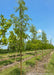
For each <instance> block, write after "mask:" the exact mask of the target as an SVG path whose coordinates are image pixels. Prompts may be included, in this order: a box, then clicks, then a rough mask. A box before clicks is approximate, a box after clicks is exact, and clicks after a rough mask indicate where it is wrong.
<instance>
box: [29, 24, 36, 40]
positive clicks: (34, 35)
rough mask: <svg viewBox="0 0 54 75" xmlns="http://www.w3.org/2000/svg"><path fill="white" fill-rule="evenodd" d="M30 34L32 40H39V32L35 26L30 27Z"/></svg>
mask: <svg viewBox="0 0 54 75" xmlns="http://www.w3.org/2000/svg"><path fill="white" fill-rule="evenodd" d="M30 32H31V33H32V40H34V39H37V31H36V28H35V26H34V25H33V24H32V25H31V26H30Z"/></svg>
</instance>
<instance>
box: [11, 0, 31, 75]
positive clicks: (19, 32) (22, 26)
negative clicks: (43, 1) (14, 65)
mask: <svg viewBox="0 0 54 75" xmlns="http://www.w3.org/2000/svg"><path fill="white" fill-rule="evenodd" d="M18 4H19V7H16V12H17V11H19V17H15V16H14V15H13V14H12V15H11V18H12V21H13V25H14V32H15V34H16V36H18V37H19V40H20V58H21V60H20V75H22V51H23V39H24V38H26V34H25V32H26V31H27V29H28V28H27V27H28V26H27V25H29V23H28V21H29V19H30V18H29V16H28V15H26V14H25V10H27V7H26V6H25V2H24V0H18Z"/></svg>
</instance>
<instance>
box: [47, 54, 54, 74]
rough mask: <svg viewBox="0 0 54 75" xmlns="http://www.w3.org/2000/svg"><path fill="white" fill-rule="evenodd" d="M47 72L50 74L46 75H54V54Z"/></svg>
mask: <svg viewBox="0 0 54 75" xmlns="http://www.w3.org/2000/svg"><path fill="white" fill-rule="evenodd" d="M46 72H47V73H48V74H46V75H50V74H51V75H54V54H53V55H52V56H51V59H50V62H49V63H48V66H47V67H46Z"/></svg>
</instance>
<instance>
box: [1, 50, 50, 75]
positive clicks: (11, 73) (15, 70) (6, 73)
mask: <svg viewBox="0 0 54 75" xmlns="http://www.w3.org/2000/svg"><path fill="white" fill-rule="evenodd" d="M39 53H40V51H39ZM47 53H49V52H47ZM47 53H46V52H45V51H44V54H43V56H44V55H46V54H47ZM30 56H32V54H30V55H25V56H22V58H23V59H24V58H27V57H30ZM36 59H37V60H38V61H39V60H41V59H42V55H39V56H38V57H37V58H36V57H35V56H34V57H33V58H31V59H30V60H27V61H25V62H23V64H22V65H23V67H24V68H23V71H22V73H23V75H24V74H25V72H26V71H29V69H25V67H27V68H28V67H29V66H31V67H34V66H35V64H36ZM16 60H17V61H19V60H20V58H16ZM14 61H15V59H14V58H12V59H10V60H7V61H4V62H1V64H4V63H5V65H7V64H11V63H13V62H14ZM0 75H20V69H19V67H18V64H17V66H16V65H15V66H13V67H10V68H7V69H5V70H3V71H2V72H0Z"/></svg>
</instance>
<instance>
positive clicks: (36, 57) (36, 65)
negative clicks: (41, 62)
mask: <svg viewBox="0 0 54 75" xmlns="http://www.w3.org/2000/svg"><path fill="white" fill-rule="evenodd" d="M35 56H36V71H37V67H38V61H37V50H35Z"/></svg>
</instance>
